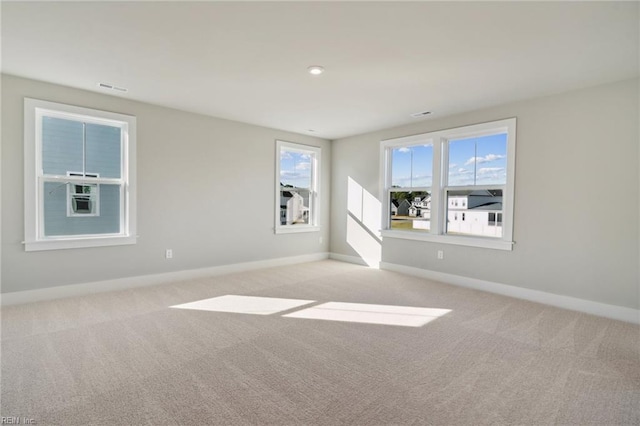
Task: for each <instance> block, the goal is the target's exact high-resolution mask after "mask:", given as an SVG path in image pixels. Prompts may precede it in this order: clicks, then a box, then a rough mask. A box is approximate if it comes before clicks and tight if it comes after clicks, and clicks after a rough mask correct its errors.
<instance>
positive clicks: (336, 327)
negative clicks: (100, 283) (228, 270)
mask: <svg viewBox="0 0 640 426" xmlns="http://www.w3.org/2000/svg"><path fill="white" fill-rule="evenodd" d="M225 295H238V296H259V297H270V298H285V299H302V300H307V301H309V300H311V301H314V305H313V306H317V305H318V304H323V303H328V302H348V303H357V304H367V305H395V306H404V307H422V308H438V309H447V310H450V312H448V313H446V314H445V315H442V316H440V317H437V318H434V319H432V320H431V321H430V322H428V323H426V324H425V325H423V326H421V327H403V326H397V325H394V326H391V325H384V324H367V323H357V322H346V321H325V320H318V319H303V318H292V317H287V316H286V315H287V314H288V313H292V312H299V311H301V310H302V309H304V308H305V307H302V308H293V309H289V310H287V311H281V312H279V313H275V314H270V315H255V314H247V313H232V312H214V311H206V310H195V309H176V308H170V306H173V305H177V304H185V303H190V302H195V301H199V300H203V299H208V298H214V297H218V296H225ZM224 300H227V299H224ZM256 300H258V299H256ZM358 306H360V305H358ZM367 309H368V308H367ZM374 310H375V309H374ZM338 313H339V312H338ZM1 315H2V359H1V363H2V376H1V385H2V393H1V415H2V416H20V417H21V418H24V417H26V418H31V419H34V420H35V421H36V422H37V424H38V425H47V424H59V425H76V424H78V425H80V424H82V425H85V424H104V425H127V424H153V425H165V424H167V425H197V424H198V425H199V424H221V425H235V424H238V425H244V424H255V425H258V424H276V425H343V424H350V425H389V424H398V425H413V424H438V425H484V424H497V425H499V424H520V425H546V424H572V425H586V424H595V425H614V424H616V425H617V424H626V425H638V424H640V328H639V327H638V326H635V325H632V324H627V323H623V322H618V321H612V320H608V319H604V318H599V317H595V316H589V315H585V314H580V313H577V312H571V311H566V310H562V309H557V308H552V307H548V306H545V305H540V304H535V303H529V302H525V301H520V300H516V299H511V298H507V297H502V296H497V295H492V294H488V293H483V292H479V291H473V290H467V289H463V288H458V287H454V286H450V285H445V284H440V283H434V282H430V281H427V280H423V279H419V278H414V277H410V276H404V275H401V274H397V273H392V272H388V271H379V270H373V269H367V268H364V267H360V266H356V265H350V264H346V263H340V262H335V261H323V262H314V263H309V264H302V265H295V266H285V267H281V268H275V269H265V270H259V271H252V272H245V273H239V274H233V275H227V276H218V277H212V278H207V279H200V280H194V281H187V282H179V283H175V284H172V285H164V286H156V287H148V288H139V289H134V290H128V291H119V292H112V293H103V294H96V295H91V296H85V297H77V298H69V299H63V300H57V301H50V302H42V303H34V304H29V305H20V306H12V307H5V308H3V309H2V314H1ZM298 315H300V314H298ZM373 315H374V316H375V315H376V314H373ZM380 318H383V319H384V316H382V317H380Z"/></svg>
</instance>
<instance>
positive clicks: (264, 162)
mask: <svg viewBox="0 0 640 426" xmlns="http://www.w3.org/2000/svg"><path fill="white" fill-rule="evenodd" d="M24 97H30V98H36V99H43V100H48V101H54V102H60V103H67V104H72V105H78V106H83V107H88V108H95V109H102V110H107V111H112V112H118V113H123V114H131V115H135V116H136V117H137V127H138V133H137V148H138V149H137V151H138V164H137V176H138V214H137V217H138V234H139V235H140V238H139V240H138V243H137V244H136V245H131V246H115V247H99V248H85V249H69V250H51V251H40V252H28V253H27V252H25V251H24V247H23V245H22V244H21V242H22V241H23V240H24V231H23V229H24V228H23V223H24V208H23V135H22V133H23V98H24ZM276 139H282V140H287V141H291V142H298V143H304V144H308V145H314V146H320V147H322V150H323V151H322V158H323V159H324V162H323V167H322V182H321V185H322V190H323V191H324V192H323V199H324V203H323V205H322V209H321V217H320V220H321V226H322V231H321V232H320V233H317V232H316V233H297V234H280V235H275V234H274V233H273V226H274V220H275V219H274V214H275V193H274V191H275V188H274V182H275V163H274V161H275V140H276ZM330 158H331V144H330V142H329V141H326V140H322V139H318V138H313V137H309V136H304V135H298V134H292V133H287V132H284V131H278V130H274V129H268V128H263V127H257V126H251V125H248V124H243V123H238V122H233V121H227V120H221V119H216V118H212V117H206V116H202V115H196V114H191V113H187V112H182V111H177V110H172V109H167V108H162V107H158V106H153V105H148V104H143V103H139V102H133V101H129V100H126V99H123V98H120V97H114V96H106V95H102V94H98V93H93V92H87V91H81V90H76V89H72V88H68V87H62V86H57V85H53V84H48V83H42V82H37V81H33V80H27V79H22V78H17V77H14V76H7V75H3V76H2V167H1V170H2V206H3V209H2V251H1V252H2V292H3V293H7V292H14V291H21V290H32V289H39V288H46V287H53V286H60V285H67V284H76V283H85V282H92V281H100V280H108V279H116V278H123V277H132V276H139V275H146V274H157V273H162V272H170V271H179V270H185V269H194V268H205V267H212V266H218V265H228V264H233V263H239V262H249V261H255V260H264V259H271V258H280V257H288V256H297V255H304V254H313V253H319V252H326V251H328V241H329V201H330V193H329V192H330V164H329V163H330V162H329V160H330ZM320 237H322V239H323V243H320V242H319V239H320ZM166 248H171V249H173V255H174V258H173V259H172V260H166V259H164V250H165V249H166Z"/></svg>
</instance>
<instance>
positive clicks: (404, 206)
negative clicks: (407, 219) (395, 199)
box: [397, 200, 411, 216]
mask: <svg viewBox="0 0 640 426" xmlns="http://www.w3.org/2000/svg"><path fill="white" fill-rule="evenodd" d="M410 208H411V203H410V202H408V201H407V200H402V201H400V203H399V204H398V213H397V214H398V216H409V209H410Z"/></svg>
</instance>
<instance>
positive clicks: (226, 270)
mask: <svg viewBox="0 0 640 426" xmlns="http://www.w3.org/2000/svg"><path fill="white" fill-rule="evenodd" d="M328 258H329V253H326V252H323V253H314V254H307V255H302V256H292V257H281V258H277V259H267V260H257V261H253V262H243V263H234V264H231V265H221V266H213V267H209V268H200V269H189V270H185V271H176V272H166V273H163V274H153V275H142V276H137V277H127V278H118V279H114V280H106V281H95V282H91V283H83V284H71V285H64V286H58V287H50V288H43V289H38V290H26V291H16V292H12V293H2V295H0V304H1V305H3V306H7V305H18V304H22V303H31V302H41V301H44V300H53V299H62V298H66V297H74V296H84V295H87V294H93V293H103V292H107V291H116V290H126V289H129V288H135V287H145V286H150V285H157V284H166V283H170V282H175V281H185V280H190V279H196V278H203V277H211V276H216V275H226V274H233V273H236V272H243V271H250V270H254V269H264V268H273V267H277V266H284V265H294V264H296V263H305V262H315V261H318V260H324V259H328Z"/></svg>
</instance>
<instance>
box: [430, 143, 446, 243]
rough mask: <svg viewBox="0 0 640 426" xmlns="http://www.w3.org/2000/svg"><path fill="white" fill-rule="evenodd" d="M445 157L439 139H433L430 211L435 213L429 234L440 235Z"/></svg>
mask: <svg viewBox="0 0 640 426" xmlns="http://www.w3.org/2000/svg"><path fill="white" fill-rule="evenodd" d="M446 156H447V150H446V147H445V146H444V143H443V141H442V139H441V138H439V137H436V138H434V142H433V182H432V185H433V191H432V192H431V211H432V212H435V214H434V215H433V216H432V219H431V220H432V222H431V223H432V225H433V226H431V230H430V233H431V234H436V235H439V234H442V233H443V229H442V223H443V218H444V211H443V208H442V198H443V194H442V186H443V179H445V176H444V173H445V167H444V164H446V162H445V160H444V157H446Z"/></svg>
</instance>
